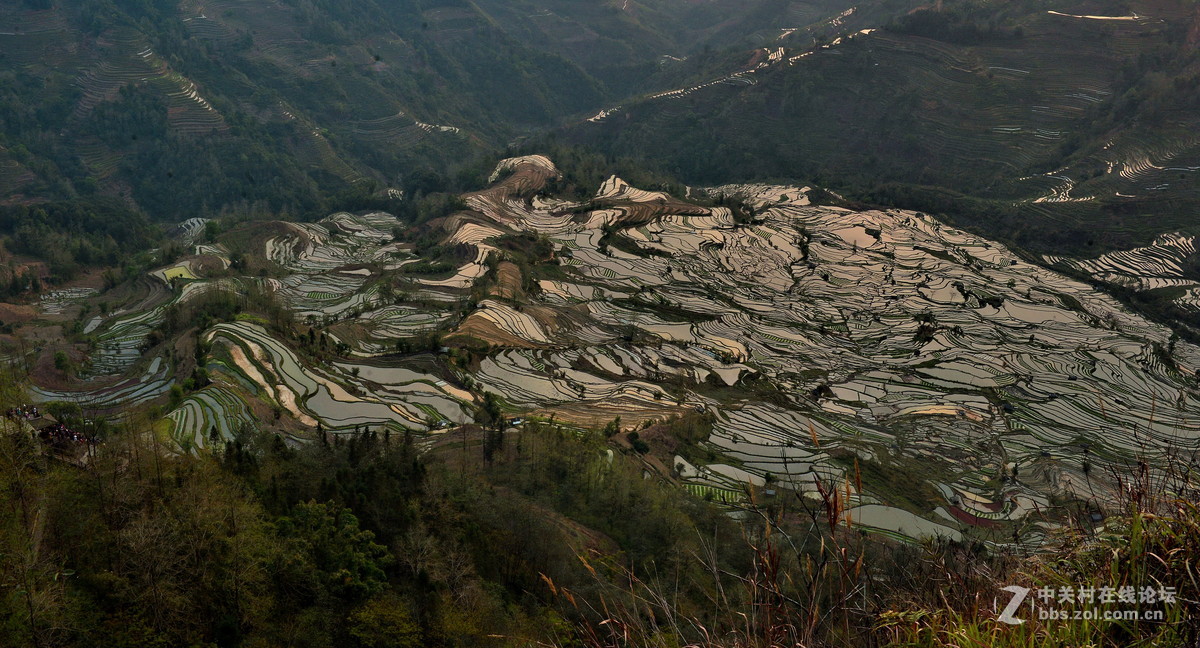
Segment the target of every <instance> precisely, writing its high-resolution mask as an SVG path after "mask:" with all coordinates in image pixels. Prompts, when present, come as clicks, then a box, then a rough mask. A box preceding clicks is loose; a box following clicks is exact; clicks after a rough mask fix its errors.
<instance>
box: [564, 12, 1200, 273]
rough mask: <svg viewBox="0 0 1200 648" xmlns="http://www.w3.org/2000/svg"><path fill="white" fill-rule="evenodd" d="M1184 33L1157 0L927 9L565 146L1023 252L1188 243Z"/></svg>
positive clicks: (622, 114)
mask: <svg viewBox="0 0 1200 648" xmlns="http://www.w3.org/2000/svg"><path fill="white" fill-rule="evenodd" d="M1195 19H1196V16H1195V14H1194V11H1193V8H1192V7H1191V6H1190V5H1189V4H1188V3H1182V2H1173V1H1165V2H1164V1H1159V0H1154V1H1143V2H1138V1H1135V2H1129V3H1106V2H1092V3H1076V2H1055V3H1049V4H1046V3H1030V2H1018V3H976V2H957V3H945V4H944V5H943V3H938V5H937V7H925V8H922V9H919V10H915V11H913V12H910V13H907V14H904V15H902V16H900V17H899V18H897V19H895V20H891V21H889V22H886V23H876V24H874V25H871V24H867V25H865V26H864V27H860V28H858V29H857V30H856V29H854V28H853V27H851V28H849V29H847V31H845V32H844V33H843V35H842V36H840V37H838V38H834V39H832V40H829V41H826V42H824V43H823V44H821V45H818V46H816V47H810V46H809V45H808V43H807V42H805V41H800V42H798V43H793V42H790V41H789V40H788V39H783V40H781V41H776V42H772V43H770V44H769V45H767V46H766V47H765V48H763V49H761V50H759V51H757V52H755V53H752V54H747V55H745V56H744V57H743V58H742V60H740V61H734V62H727V63H725V64H724V65H725V67H724V68H721V67H720V66H719V65H718V66H717V67H716V68H714V69H712V70H711V71H710V72H709V75H708V76H707V78H705V79H703V80H697V81H695V82H693V83H691V84H689V85H685V86H681V87H679V89H678V90H677V91H675V92H667V93H655V94H653V95H650V96H647V97H644V98H643V99H641V100H638V101H634V102H630V103H626V104H623V105H621V106H619V107H610V108H609V110H607V111H605V112H604V113H602V115H603V117H601V118H598V119H594V120H589V121H583V122H580V123H578V124H577V125H575V126H572V127H570V128H569V129H568V130H567V131H566V133H567V136H568V139H570V140H571V141H574V142H577V143H580V144H582V145H584V146H585V147H587V148H595V149H597V150H602V151H607V152H610V153H614V154H621V155H631V156H638V157H644V158H646V159H650V160H656V161H658V162H660V163H661V164H662V165H663V167H664V169H665V170H667V171H668V172H674V173H677V174H678V175H680V176H681V177H682V178H684V179H685V180H690V181H693V182H697V183H711V182H726V181H729V180H732V179H743V180H753V179H762V178H772V177H774V178H800V179H808V180H811V181H815V182H818V183H819V184H821V185H822V186H828V187H832V188H836V189H839V190H847V191H850V192H851V193H853V194H854V195H856V196H858V197H861V198H864V199H867V200H870V201H874V202H876V203H882V204H900V205H906V206H910V207H913V208H917V209H926V210H929V211H935V212H938V213H946V214H948V215H950V216H952V217H953V218H954V220H955V222H956V223H957V224H960V225H962V226H966V227H969V228H971V229H974V230H976V231H980V232H983V233H986V234H987V235H989V236H992V237H997V238H1001V239H1003V240H1006V241H1009V242H1013V243H1016V244H1018V245H1019V246H1020V247H1022V248H1026V249H1031V250H1036V251H1040V252H1049V253H1054V254H1063V253H1069V254H1087V253H1089V252H1093V251H1096V250H1100V249H1111V248H1113V247H1129V246H1132V245H1134V244H1144V243H1148V242H1149V241H1150V240H1151V239H1153V238H1154V237H1155V236H1157V235H1159V234H1162V233H1164V232H1167V231H1173V230H1176V229H1185V230H1187V231H1189V232H1192V233H1195V228H1196V224H1195V219H1194V217H1193V214H1194V213H1195V210H1196V207H1197V206H1200V202H1198V198H1200V194H1198V193H1197V188H1198V186H1197V176H1196V174H1195V170H1196V168H1197V166H1196V162H1195V160H1194V158H1195V157H1196V156H1197V155H1198V154H1200V148H1198V145H1200V141H1198V140H1197V139H1196V138H1195V137H1194V136H1193V135H1192V133H1194V132H1195V130H1196V126H1197V123H1196V121H1197V117H1196V115H1197V113H1196V111H1195V105H1196V100H1197V95H1196V90H1195V89H1196V87H1197V86H1196V80H1197V79H1198V78H1200V62H1198V60H1197V58H1196V56H1195V47H1194V45H1195V42H1196V34H1197V33H1200V32H1197V29H1196V28H1195V25H1196V22H1195ZM854 27H859V25H854ZM716 63H717V64H721V61H717V62H716Z"/></svg>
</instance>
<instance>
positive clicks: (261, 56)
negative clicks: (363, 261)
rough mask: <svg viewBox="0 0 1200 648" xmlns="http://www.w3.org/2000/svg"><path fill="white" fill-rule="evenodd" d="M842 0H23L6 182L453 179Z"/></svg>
mask: <svg viewBox="0 0 1200 648" xmlns="http://www.w3.org/2000/svg"><path fill="white" fill-rule="evenodd" d="M844 4H845V3H844V1H843V0H827V1H825V2H809V3H802V2H793V3H780V2H771V1H768V0H756V1H754V2H750V3H745V2H737V3H733V2H729V1H726V0H719V1H718V0H714V1H706V2H701V3H692V2H684V1H683V0H646V1H644V2H633V1H632V0H630V1H628V2H624V1H621V2H617V1H614V2H609V3H577V2H557V1H553V0H536V1H533V0H530V1H525V2H519V3H509V2H480V3H468V2H460V1H457V0H446V1H438V2H416V1H415V0H400V1H395V2H391V1H389V2H382V1H375V0H371V1H368V2H357V1H356V2H348V1H345V0H326V1H321V2H310V1H307V0H292V1H289V2H275V3H262V2H251V1H247V0H214V1H211V2H199V1H196V0H181V1H169V2H168V1H154V2H152V1H148V0H147V1H133V0H127V1H109V2H95V3H87V4H86V5H79V4H77V3H64V2H50V1H45V0H23V1H22V2H14V3H7V4H6V5H5V6H4V7H0V80H2V82H0V201H3V202H4V203H5V204H20V203H29V202H38V201H41V200H46V199H52V200H67V199H76V198H84V199H87V198H88V197H90V196H93V195H96V194H100V195H107V196H118V197H121V198H123V199H125V200H127V201H128V202H129V203H130V204H131V205H132V206H133V207H135V208H140V209H143V210H145V211H146V212H148V213H149V214H151V215H152V216H153V217H154V218H156V219H161V220H169V221H178V220H183V219H185V218H188V217H193V216H211V215H215V214H218V213H220V211H221V210H222V209H234V208H236V209H243V210H244V209H245V208H246V206H247V205H250V204H253V203H256V202H261V203H262V204H263V205H264V206H265V207H266V208H268V209H270V210H272V211H274V212H276V213H279V212H284V211H286V212H289V213H292V214H296V213H301V214H313V213H316V212H319V211H321V210H328V209H331V208H332V207H331V206H330V205H332V203H333V202H335V201H333V200H331V199H330V196H331V195H333V194H338V195H340V196H341V199H342V205H341V206H343V207H344V206H345V201H346V200H349V199H350V197H351V196H361V195H369V194H375V193H378V192H381V191H383V190H385V189H398V190H403V191H406V192H409V193H412V192H423V193H424V192H429V191H437V190H441V189H443V188H445V187H446V186H447V183H448V182H449V183H453V182H455V180H454V178H455V177H456V175H457V174H462V178H463V180H462V181H461V182H460V184H462V183H463V182H466V183H469V182H471V181H474V180H475V179H474V175H473V174H477V173H479V172H480V171H481V170H482V169H481V168H480V167H478V166H477V165H478V160H479V156H480V155H481V154H482V153H483V152H487V151H492V150H495V149H497V148H500V147H503V146H504V145H505V144H506V143H507V142H509V141H510V140H511V139H512V138H514V137H518V136H521V135H524V134H527V133H528V132H530V130H531V129H537V128H544V127H547V126H550V125H552V124H555V123H557V122H558V121H559V120H561V119H563V118H565V117H568V116H571V115H576V116H583V115H587V114H591V113H592V112H594V111H595V110H597V109H599V108H600V107H601V106H603V105H604V104H605V103H606V102H611V101H619V100H622V99H623V98H624V97H626V96H628V94H629V93H633V92H642V91H645V90H647V89H650V88H654V87H657V85H658V84H660V83H665V81H658V80H656V79H657V77H658V75H659V73H660V68H662V67H663V65H662V64H663V63H664V62H668V63H669V62H672V61H673V60H679V59H681V58H683V57H686V56H688V55H689V54H690V53H692V52H693V51H699V50H701V49H703V48H705V47H710V48H711V47H714V46H715V47H717V48H718V49H721V48H728V47H732V46H734V44H737V43H748V42H751V41H752V40H753V39H754V38H755V34H757V33H759V32H760V31H761V30H762V29H764V27H766V26H770V27H775V26H776V25H777V24H779V23H780V22H785V23H786V21H789V20H792V19H794V18H797V17H799V18H800V19H803V20H819V19H823V18H824V17H826V16H828V15H834V14H836V13H838V12H841V11H843V10H844V9H845V6H844ZM735 5H736V6H737V7H738V8H739V11H738V12H734V13H733V17H732V18H731V17H729V16H730V14H731V12H730V8H731V7H733V6H735ZM448 178H449V180H448Z"/></svg>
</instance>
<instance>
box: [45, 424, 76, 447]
mask: <svg viewBox="0 0 1200 648" xmlns="http://www.w3.org/2000/svg"><path fill="white" fill-rule="evenodd" d="M38 436H39V437H41V438H42V440H43V441H45V442H46V443H51V444H54V445H67V444H69V443H87V442H88V438H87V436H86V435H84V434H83V433H82V432H76V431H75V430H72V429H71V428H69V427H67V426H65V425H63V424H62V423H52V424H50V425H47V426H46V427H44V428H42V429H41V431H40V432H38Z"/></svg>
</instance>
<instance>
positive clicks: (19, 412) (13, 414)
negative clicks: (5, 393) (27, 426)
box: [5, 405, 42, 421]
mask: <svg viewBox="0 0 1200 648" xmlns="http://www.w3.org/2000/svg"><path fill="white" fill-rule="evenodd" d="M5 415H6V416H8V418H10V419H25V420H26V421H32V420H33V419H35V418H37V417H39V416H41V415H42V413H41V412H40V411H38V408H37V407H36V406H32V407H31V406H29V405H21V406H20V407H10V408H8V411H7V412H5Z"/></svg>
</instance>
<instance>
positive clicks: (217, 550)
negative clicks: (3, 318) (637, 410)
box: [0, 388, 1200, 647]
mask: <svg viewBox="0 0 1200 648" xmlns="http://www.w3.org/2000/svg"><path fill="white" fill-rule="evenodd" d="M6 393H7V394H8V398H9V400H8V402H13V401H12V400H11V399H12V398H14V397H15V394H14V390H12V389H11V388H9V389H6ZM480 418H481V420H484V419H486V418H487V414H485V413H484V412H482V411H481V413H480ZM472 430H474V431H472ZM481 432H482V428H469V429H467V430H464V432H463V433H462V434H461V435H459V434H453V435H445V436H443V437H441V438H439V439H438V440H437V441H435V442H434V443H433V445H432V446H430V449H429V451H428V452H424V453H422V452H419V451H418V449H417V447H416V445H415V444H414V441H413V439H412V438H411V437H409V436H404V437H397V436H393V435H391V434H379V433H375V432H369V431H368V432H364V433H362V434H359V435H354V436H345V437H338V438H336V439H333V440H330V439H328V438H326V439H324V440H323V441H321V442H314V443H310V444H307V445H304V446H300V447H289V446H288V445H286V444H285V443H283V441H282V440H281V439H280V438H279V437H274V436H272V435H270V434H265V433H260V432H256V431H254V430H253V429H249V428H247V429H243V430H242V431H241V432H240V433H239V435H238V437H237V438H236V439H235V440H233V441H231V442H229V443H227V444H226V446H225V447H224V448H223V449H222V450H218V451H214V452H212V453H211V454H209V453H205V454H201V455H198V456H197V455H176V454H171V453H168V452H166V451H165V449H164V446H163V445H162V444H161V443H159V441H158V439H157V438H156V437H155V436H154V435H153V434H152V433H151V432H149V431H148V430H147V429H146V428H145V427H143V426H142V425H140V424H139V423H137V422H130V423H129V424H128V425H127V426H124V427H122V428H119V429H116V430H111V431H110V432H109V433H108V434H107V439H106V440H105V441H104V442H103V443H99V444H97V445H94V446H90V447H89V449H88V452H87V454H86V459H87V460H86V461H85V462H83V464H82V465H81V464H80V462H77V461H73V462H72V461H64V460H62V459H60V458H57V455H55V454H53V453H49V452H47V451H45V449H44V448H43V447H42V445H41V442H40V441H37V440H34V439H31V438H30V437H29V436H27V435H26V434H25V433H24V432H20V431H18V430H17V429H16V427H15V426H14V425H13V424H12V423H11V422H9V424H8V430H7V431H6V432H4V434H3V435H0V461H3V464H2V466H0V478H2V479H3V481H4V483H3V487H4V489H5V492H6V493H8V495H7V496H6V498H5V501H4V505H3V506H2V507H0V542H2V543H3V544H2V545H0V578H2V579H3V582H4V584H5V588H4V593H3V598H2V599H0V601H2V603H0V615H2V616H0V643H3V644H4V645H6V646H14V647H17V646H88V645H105V646H139V647H142V646H372V647H378V646H474V645H482V646H534V645H543V646H544V645H553V646H664V647H666V646H679V645H684V644H688V645H700V646H712V647H718V646H721V647H724V646H739V647H741V646H747V647H749V646H764V647H765V646H791V645H812V646H820V645H831V646H835V645H895V646H950V645H955V646H1010V645H1011V646H1057V645H1096V646H1129V645H1146V646H1149V645H1182V642H1184V641H1189V640H1194V638H1195V636H1196V631H1197V628H1198V626H1197V624H1196V622H1195V618H1196V616H1195V615H1196V612H1197V610H1196V605H1197V604H1196V591H1195V586H1194V585H1193V584H1192V583H1193V580H1192V579H1194V578H1195V576H1196V574H1195V566H1194V565H1193V564H1192V563H1191V560H1190V556H1193V555H1195V552H1196V551H1197V549H1200V546H1198V545H1200V509H1198V508H1197V506H1196V505H1195V503H1194V498H1195V495H1196V489H1195V482H1194V474H1193V472H1192V470H1193V468H1194V465H1192V464H1187V465H1184V464H1182V463H1179V464H1178V465H1179V470H1177V471H1176V472H1174V473H1172V475H1171V478H1170V479H1169V480H1163V479H1156V478H1153V477H1152V476H1151V474H1150V472H1149V471H1148V470H1147V469H1145V468H1144V467H1143V468H1142V469H1141V470H1140V471H1139V470H1137V469H1134V470H1133V471H1132V473H1133V477H1132V478H1131V480H1127V481H1125V482H1124V483H1123V484H1122V487H1123V489H1124V490H1123V491H1122V492H1125V493H1127V494H1128V497H1127V498H1126V500H1125V501H1124V504H1125V505H1126V506H1127V509H1125V511H1124V512H1123V514H1122V515H1117V516H1115V517H1113V518H1110V519H1109V520H1108V521H1107V523H1106V525H1105V526H1104V528H1103V529H1088V528H1087V526H1086V525H1084V524H1082V523H1080V524H1079V525H1077V527H1075V528H1073V529H1071V530H1070V531H1069V532H1066V533H1064V534H1063V535H1062V537H1061V539H1060V540H1059V542H1060V546H1059V548H1058V551H1057V552H1056V553H1049V554H1037V555H1033V556H1028V557H1019V556H1016V555H1014V554H1011V553H1008V552H1006V551H1003V550H1000V551H994V549H995V548H991V549H989V548H986V547H983V546H982V545H978V544H961V543H950V542H930V543H927V544H925V545H922V546H916V547H909V546H905V545H897V544H893V543H892V542H890V541H886V540H881V539H877V538H875V537H874V536H864V535H862V534H860V533H859V532H857V531H856V530H855V529H854V528H853V526H852V524H851V523H850V522H849V521H848V520H846V519H845V517H844V515H843V514H842V511H841V509H840V505H839V495H838V491H839V489H838V488H834V489H832V491H831V492H825V491H822V492H821V497H819V498H811V497H808V498H805V497H797V496H794V495H793V494H792V493H789V492H782V493H780V494H779V495H778V496H776V497H775V498H767V497H765V496H764V495H763V493H761V492H757V493H752V496H753V499H752V502H753V503H751V504H749V505H747V506H746V507H743V508H740V509H739V511H738V514H737V515H732V516H731V515H728V514H727V512H728V509H722V508H718V507H716V506H714V505H712V504H709V503H706V502H704V501H703V500H698V499H694V498H692V497H690V496H688V495H686V494H685V492H684V491H683V490H682V489H678V488H676V487H674V486H672V485H671V484H669V483H668V482H667V481H666V480H664V479H663V478H661V477H652V478H649V479H647V478H645V474H644V467H643V464H642V463H640V460H639V458H638V455H637V454H636V453H633V454H624V452H625V451H623V450H622V449H621V447H620V445H619V444H615V443H613V442H610V441H606V440H605V439H604V437H603V435H601V434H598V433H584V434H582V435H580V434H578V433H576V432H569V431H565V430H563V429H562V428H560V427H558V426H555V425H553V424H550V423H540V424H537V423H535V424H531V425H529V426H527V427H526V428H524V429H522V430H521V431H519V432H518V431H510V432H509V433H508V434H507V435H501V436H500V437H499V438H498V439H496V438H494V437H491V436H484V435H482V434H481ZM1143 466H1144V464H1143ZM844 487H845V489H846V490H847V491H849V490H851V489H853V488H854V485H853V484H846V485H845V486H844ZM1008 584H1023V585H1028V586H1031V587H1035V586H1036V587H1048V586H1063V585H1084V584H1092V585H1095V586H1097V587H1100V586H1103V585H1112V586H1114V587H1119V586H1124V585H1133V586H1138V587H1141V586H1143V585H1153V586H1156V587H1157V586H1160V585H1165V586H1173V587H1176V588H1177V589H1178V598H1177V602H1176V603H1174V604H1170V605H1166V606H1162V607H1161V608H1156V609H1162V610H1163V611H1164V614H1165V618H1166V621H1165V622H1154V623H1141V624H1139V623H1133V622H1119V623H1102V622H1075V621H1038V620H1037V619H1036V618H1029V620H1028V621H1027V622H1026V623H1025V624H1023V625H1020V626H1007V625H1004V624H1001V623H999V622H997V621H996V620H995V615H996V607H995V605H994V604H993V603H990V602H991V601H993V600H994V599H995V597H996V596H997V595H999V596H1001V597H1003V596H1004V593H1003V592H999V588H1000V587H1001V586H1004V585H1008ZM1001 605H1002V604H1001ZM1148 607H1154V606H1145V605H1143V606H1142V609H1147V608H1148ZM1026 618H1028V616H1027V617H1026Z"/></svg>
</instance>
